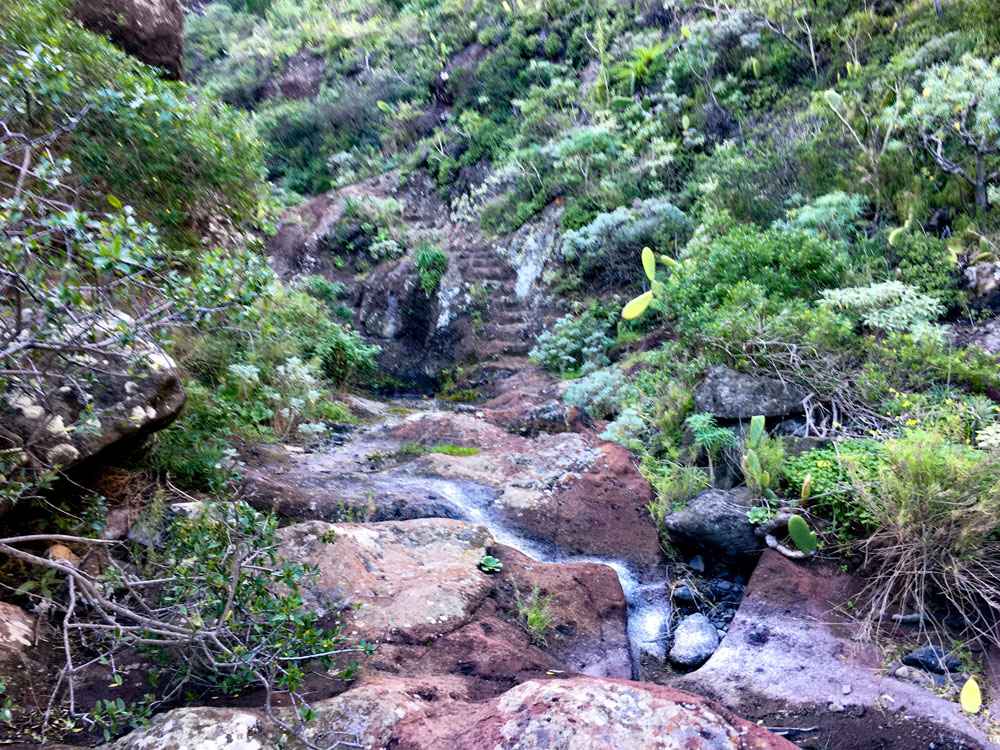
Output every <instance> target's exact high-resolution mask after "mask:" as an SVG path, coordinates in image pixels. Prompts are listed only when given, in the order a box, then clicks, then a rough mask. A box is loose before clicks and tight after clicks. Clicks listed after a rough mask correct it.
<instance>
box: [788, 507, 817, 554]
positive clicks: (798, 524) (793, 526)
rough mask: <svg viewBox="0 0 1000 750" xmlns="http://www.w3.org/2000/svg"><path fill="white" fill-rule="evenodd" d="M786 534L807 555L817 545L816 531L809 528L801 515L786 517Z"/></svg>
mask: <svg viewBox="0 0 1000 750" xmlns="http://www.w3.org/2000/svg"><path fill="white" fill-rule="evenodd" d="M788 536H790V537H791V538H792V541H793V542H794V543H795V546H796V547H798V548H799V550H800V551H801V552H805V553H806V554H807V555H811V554H812V553H813V552H814V551H815V550H816V547H818V546H819V542H818V541H817V539H816V532H815V531H812V530H811V529H810V528H809V524H808V523H806V519H804V518H803V517H802V516H792V517H791V518H789V519H788Z"/></svg>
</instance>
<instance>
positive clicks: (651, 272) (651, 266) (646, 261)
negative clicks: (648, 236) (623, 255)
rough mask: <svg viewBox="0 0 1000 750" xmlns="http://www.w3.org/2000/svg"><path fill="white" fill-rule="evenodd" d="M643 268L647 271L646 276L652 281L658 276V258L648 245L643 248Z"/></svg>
mask: <svg viewBox="0 0 1000 750" xmlns="http://www.w3.org/2000/svg"><path fill="white" fill-rule="evenodd" d="M642 270H643V271H645V272H646V278H647V279H649V280H650V281H652V280H653V279H654V278H656V259H655V258H654V257H653V251H652V250H650V249H649V248H648V247H644V248H643V249H642Z"/></svg>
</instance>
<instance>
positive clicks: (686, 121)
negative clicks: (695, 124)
mask: <svg viewBox="0 0 1000 750" xmlns="http://www.w3.org/2000/svg"><path fill="white" fill-rule="evenodd" d="M681 127H682V128H683V129H684V130H687V129H688V128H690V127H691V118H690V117H688V116H687V115H684V116H683V117H682V118H681Z"/></svg>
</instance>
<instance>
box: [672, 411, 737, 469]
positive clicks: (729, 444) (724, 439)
mask: <svg viewBox="0 0 1000 750" xmlns="http://www.w3.org/2000/svg"><path fill="white" fill-rule="evenodd" d="M684 424H686V425H687V426H688V428H689V429H690V430H691V434H692V435H693V436H694V445H695V447H696V448H698V449H699V450H704V451H705V455H706V457H707V458H708V476H709V479H710V480H711V481H712V483H713V484H714V483H715V461H716V459H717V458H718V456H719V453H720V452H721V451H722V450H723V449H725V448H734V447H736V433H735V432H733V430H732V429H731V428H729V427H719V426H718V425H716V423H715V417H713V416H712V415H711V414H692V415H691V416H690V417H688V418H687V419H685V420H684Z"/></svg>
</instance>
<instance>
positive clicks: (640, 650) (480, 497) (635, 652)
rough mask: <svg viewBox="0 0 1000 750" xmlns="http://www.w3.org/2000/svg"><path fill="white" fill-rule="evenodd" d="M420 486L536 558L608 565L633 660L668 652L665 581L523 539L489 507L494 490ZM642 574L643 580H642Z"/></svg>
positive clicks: (433, 483)
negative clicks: (622, 604)
mask: <svg viewBox="0 0 1000 750" xmlns="http://www.w3.org/2000/svg"><path fill="white" fill-rule="evenodd" d="M413 479H414V480H416V481H417V482H420V483H421V484H424V486H425V489H426V491H428V493H433V494H437V495H439V496H441V497H443V498H444V499H446V500H447V501H448V502H449V503H450V504H451V505H453V506H454V507H455V508H456V510H458V511H459V512H460V514H461V517H462V518H463V520H466V521H469V522H471V523H476V524H481V525H483V526H485V527H486V528H487V529H489V531H490V533H491V535H492V536H493V538H494V540H495V541H496V542H498V543H500V544H503V545H506V546H508V547H513V548H514V549H516V550H518V551H519V552H522V553H524V554H525V555H527V556H528V557H531V558H533V559H535V560H538V561H539V562H544V563H562V564H565V563H597V564H600V565H607V566H608V567H610V568H611V569H612V570H614V571H615V573H616V574H617V575H618V581H619V583H620V584H621V587H622V593H623V594H624V595H625V600H626V602H628V638H629V644H630V646H631V650H632V660H633V663H634V664H635V665H636V666H638V664H639V657H640V655H642V654H648V655H650V656H653V657H655V658H657V659H663V658H664V657H665V655H666V650H665V644H664V637H665V635H666V633H667V632H668V629H669V624H670V591H669V584H668V582H667V581H666V580H665V579H662V578H661V579H659V580H657V579H655V578H651V577H644V576H642V575H641V573H640V574H639V575H637V572H636V571H634V570H632V568H630V567H629V565H627V564H626V563H625V562H624V561H622V560H615V559H610V558H604V557H591V556H582V555H576V556H574V555H567V554H565V553H563V552H561V551H560V550H558V549H557V548H555V547H554V546H553V545H551V544H547V543H544V542H540V541H537V540H532V539H529V538H526V537H524V536H522V535H520V534H518V533H516V532H515V531H513V530H511V529H510V528H509V527H508V526H507V525H506V524H505V523H504V522H503V521H502V520H501V519H500V518H499V514H498V513H496V512H494V511H492V506H493V503H494V500H495V499H496V492H495V491H494V490H493V489H492V488H490V487H487V486H485V485H479V484H475V483H473V482H459V481H453V480H448V479H441V478H437V477H433V478H432V477H419V478H418V477H414V478H413ZM644 578H646V580H643V579H644Z"/></svg>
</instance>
